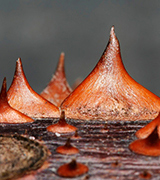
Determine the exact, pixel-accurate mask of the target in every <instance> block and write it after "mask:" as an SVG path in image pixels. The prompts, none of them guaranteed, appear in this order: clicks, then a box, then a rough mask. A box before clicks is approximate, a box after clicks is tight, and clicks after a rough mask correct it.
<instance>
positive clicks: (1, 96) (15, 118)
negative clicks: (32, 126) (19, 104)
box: [0, 78, 33, 123]
mask: <svg viewBox="0 0 160 180" xmlns="http://www.w3.org/2000/svg"><path fill="white" fill-rule="evenodd" d="M28 122H33V119H31V118H30V117H28V116H26V115H25V114H22V113H21V112H19V111H17V110H15V109H13V108H12V107H11V106H10V105H9V104H8V100H7V92H6V78H4V80H3V84H2V88H1V93H0V123H28Z"/></svg>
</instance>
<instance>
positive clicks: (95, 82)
mask: <svg viewBox="0 0 160 180" xmlns="http://www.w3.org/2000/svg"><path fill="white" fill-rule="evenodd" d="M60 107H61V109H62V110H65V113H66V117H67V118H70V119H82V120H124V121H134V120H148V119H154V118H155V117H156V116H157V115H158V113H159V110H160V98H159V97H158V96H156V95H155V94H153V93H152V92H150V91H149V90H147V89H146V88H144V87H143V86H142V85H140V84H139V83H137V82H136V81H135V80H134V79H132V78H131V76H130V75H129V74H128V73H127V71H126V69H125V67H124V65H123V63H122V59H121V54H120V46H119V41H118V39H117V37H116V35H115V32H114V27H112V28H111V32H110V39H109V42H108V45H107V47H106V49H105V51H104V53H103V55H102V57H101V58H100V60H99V62H98V63H97V65H96V66H95V68H94V69H93V71H92V72H91V73H90V74H89V75H88V76H87V77H86V79H85V80H84V81H83V82H82V83H81V84H80V85H79V86H78V87H77V88H76V89H75V90H74V91H73V92H72V93H71V94H70V95H69V96H68V97H67V98H66V99H65V100H64V102H63V103H62V104H61V106H60Z"/></svg>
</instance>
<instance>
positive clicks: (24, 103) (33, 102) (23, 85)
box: [7, 58, 59, 118]
mask: <svg viewBox="0 0 160 180" xmlns="http://www.w3.org/2000/svg"><path fill="white" fill-rule="evenodd" d="M7 96H8V102H9V104H10V106H11V107H13V108H14V109H17V110H18V111H20V112H22V113H24V114H26V115H27V116H29V117H34V118H46V117H54V118H56V117H59V109H58V107H56V106H55V105H53V104H52V103H50V102H49V101H47V100H46V99H44V98H43V97H41V96H40V95H39V94H37V93H36V92H35V91H34V90H33V89H32V88H31V87H30V85H29V83H28V81H27V79H26V76H25V74H24V71H23V67H22V62H21V59H20V58H19V59H18V60H17V62H16V70H15V74H14V78H13V81H12V84H11V86H10V88H9V90H8V92H7Z"/></svg>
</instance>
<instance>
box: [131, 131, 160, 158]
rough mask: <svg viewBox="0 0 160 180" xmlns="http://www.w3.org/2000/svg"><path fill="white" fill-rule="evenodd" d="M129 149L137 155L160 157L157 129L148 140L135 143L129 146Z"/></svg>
mask: <svg viewBox="0 0 160 180" xmlns="http://www.w3.org/2000/svg"><path fill="white" fill-rule="evenodd" d="M129 148H130V150H132V151H133V152H135V153H137V154H142V155H146V156H160V139H159V136H158V133H157V127H156V128H155V129H154V131H153V132H152V133H151V134H150V135H149V136H148V137H147V138H145V139H138V140H135V141H133V142H132V143H131V144H130V145H129Z"/></svg>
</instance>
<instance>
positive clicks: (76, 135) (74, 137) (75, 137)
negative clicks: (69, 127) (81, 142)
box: [71, 130, 81, 140]
mask: <svg viewBox="0 0 160 180" xmlns="http://www.w3.org/2000/svg"><path fill="white" fill-rule="evenodd" d="M71 139H76V140H77V139H81V136H79V134H78V130H76V131H75V133H74V135H73V136H72V137H71Z"/></svg>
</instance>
